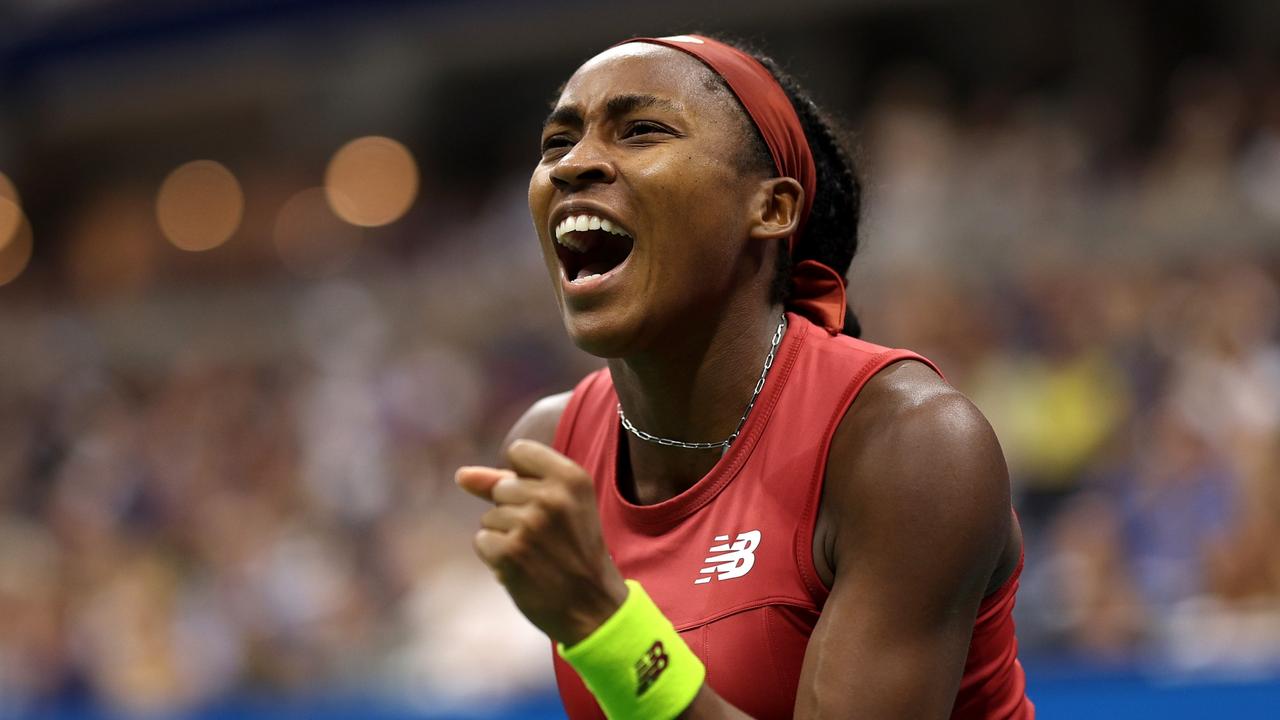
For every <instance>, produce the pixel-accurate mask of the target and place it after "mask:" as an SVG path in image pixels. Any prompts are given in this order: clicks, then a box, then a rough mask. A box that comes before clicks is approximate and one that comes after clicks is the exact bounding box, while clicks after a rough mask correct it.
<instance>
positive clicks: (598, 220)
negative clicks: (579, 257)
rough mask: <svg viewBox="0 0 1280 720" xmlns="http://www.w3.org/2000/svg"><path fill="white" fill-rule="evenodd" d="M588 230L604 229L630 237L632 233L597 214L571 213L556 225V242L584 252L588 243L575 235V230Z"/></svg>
mask: <svg viewBox="0 0 1280 720" xmlns="http://www.w3.org/2000/svg"><path fill="white" fill-rule="evenodd" d="M588 230H603V231H605V232H607V233H612V234H614V235H621V236H622V237H625V238H629V237H631V235H630V234H629V233H628V232H627V231H626V230H623V229H622V228H620V227H618V226H617V225H614V224H613V223H612V222H610V221H608V220H605V219H604V218H602V217H597V216H595V215H576V216H575V215H570V216H569V217H566V218H565V219H563V220H561V221H560V224H558V225H556V242H558V243H560V244H561V245H563V246H565V247H567V248H569V249H570V250H577V251H578V252H583V251H585V250H586V249H587V243H586V242H585V241H583V240H582V239H581V238H576V237H574V236H573V233H575V232H586V231H588Z"/></svg>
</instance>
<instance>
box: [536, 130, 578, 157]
mask: <svg viewBox="0 0 1280 720" xmlns="http://www.w3.org/2000/svg"><path fill="white" fill-rule="evenodd" d="M570 147H573V140H572V139H570V138H569V136H567V135H563V134H560V135H552V136H551V137H548V138H546V139H544V140H543V141H542V154H543V155H548V154H550V153H553V152H555V151H557V150H564V149H567V148H570Z"/></svg>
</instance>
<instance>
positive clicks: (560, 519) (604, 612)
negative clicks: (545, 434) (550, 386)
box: [455, 440, 627, 645]
mask: <svg viewBox="0 0 1280 720" xmlns="http://www.w3.org/2000/svg"><path fill="white" fill-rule="evenodd" d="M506 454H507V461H508V463H510V466H511V468H513V469H512V470H503V469H498V468H490V467H462V468H459V469H458V472H457V474H456V477H455V479H456V481H457V483H458V485H459V486H460V487H462V489H464V490H466V491H467V492H469V493H471V494H472V495H475V496H476V497H479V498H481V499H483V500H487V501H489V502H491V503H493V507H492V508H490V509H489V510H488V511H486V512H485V513H484V515H483V516H482V517H481V518H480V530H479V531H478V532H477V533H476V535H475V542H474V545H475V549H476V554H477V555H479V556H480V559H481V560H483V561H484V562H485V564H486V565H488V566H489V567H490V568H491V569H492V570H493V571H494V574H496V575H497V577H498V580H499V581H500V582H501V583H502V584H503V586H504V587H506V589H507V592H508V593H509V594H510V595H511V599H512V600H514V601H515V604H516V607H518V608H520V612H522V613H524V616H525V617H526V618H528V619H529V621H530V622H532V623H533V624H534V625H536V626H537V627H538V628H539V629H540V630H542V631H543V632H545V633H546V634H547V636H548V637H550V638H551V639H552V640H555V641H557V642H561V643H564V644H565V645H573V644H575V643H577V642H578V641H579V640H581V639H583V638H585V637H586V636H587V635H590V634H591V632H592V631H593V630H595V629H596V628H597V627H599V626H600V624H601V623H603V622H604V621H605V620H606V619H608V618H609V616H611V615H613V613H614V612H615V611H617V609H618V607H619V606H620V605H621V604H622V601H623V600H625V599H626V597H627V586H626V585H625V584H624V583H623V580H622V575H621V573H619V572H618V568H617V566H615V565H614V564H613V560H612V559H611V558H610V557H609V553H608V551H607V550H606V549H605V546H604V539H603V538H602V537H601V533H600V517H599V515H598V514H597V511H596V500H595V490H594V488H593V485H592V482H591V476H590V475H588V474H587V472H586V471H585V470H583V469H582V467H580V466H579V465H578V464H577V463H575V462H574V461H572V460H570V459H569V458H567V457H565V456H564V455H561V454H560V453H558V452H556V451H555V450H553V449H551V448H549V447H547V446H546V445H543V444H542V443H539V442H535V441H533V440H516V441H515V442H513V443H511V445H510V446H509V447H508V448H507V453H506Z"/></svg>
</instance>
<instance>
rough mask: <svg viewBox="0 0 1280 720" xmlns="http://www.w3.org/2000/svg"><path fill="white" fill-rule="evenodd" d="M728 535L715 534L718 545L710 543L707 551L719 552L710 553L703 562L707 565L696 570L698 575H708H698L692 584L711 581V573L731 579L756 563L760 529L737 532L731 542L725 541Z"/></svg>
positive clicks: (743, 573)
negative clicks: (709, 548)
mask: <svg viewBox="0 0 1280 720" xmlns="http://www.w3.org/2000/svg"><path fill="white" fill-rule="evenodd" d="M728 539H729V536H728V535H717V536H715V542H717V543H721V544H719V545H712V546H711V550H709V551H708V552H712V553H720V554H719V555H712V556H711V557H708V558H707V559H706V560H704V561H703V562H705V563H707V567H704V568H702V569H701V570H699V571H698V573H699V574H700V575H707V576H708V577H700V578H698V579H697V580H694V581H693V584H694V585H701V584H703V583H709V582H711V577H710V576H711V574H712V573H715V575H714V577H715V578H716V579H718V580H732V579H734V578H737V577H742V576H743V575H746V574H747V573H748V572H750V571H751V567H752V566H753V565H755V564H756V554H755V553H756V547H757V546H758V545H760V531H759V530H748V531H747V532H744V533H738V537H737V538H736V539H735V540H734V541H733V543H732V544H731V543H729V542H727V541H728Z"/></svg>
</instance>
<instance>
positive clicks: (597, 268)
mask: <svg viewBox="0 0 1280 720" xmlns="http://www.w3.org/2000/svg"><path fill="white" fill-rule="evenodd" d="M614 267H615V265H611V264H609V263H607V262H593V263H589V264H587V265H585V266H583V268H582V269H581V270H579V271H578V277H576V278H574V279H575V280H581V279H582V278H584V277H590V276H592V275H603V274H605V273H607V272H609V271H610V270H612V269H613V268H614Z"/></svg>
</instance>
